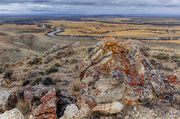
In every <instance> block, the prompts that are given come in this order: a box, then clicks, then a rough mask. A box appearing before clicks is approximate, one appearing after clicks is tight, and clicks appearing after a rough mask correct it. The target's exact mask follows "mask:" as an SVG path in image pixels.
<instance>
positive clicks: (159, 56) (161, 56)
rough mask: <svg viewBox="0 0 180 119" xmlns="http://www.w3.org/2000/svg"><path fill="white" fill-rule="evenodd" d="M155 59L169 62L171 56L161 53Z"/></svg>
mask: <svg viewBox="0 0 180 119" xmlns="http://www.w3.org/2000/svg"><path fill="white" fill-rule="evenodd" d="M154 57H155V58H157V59H159V60H169V58H170V57H169V54H165V53H159V54H157V55H155V56H154Z"/></svg>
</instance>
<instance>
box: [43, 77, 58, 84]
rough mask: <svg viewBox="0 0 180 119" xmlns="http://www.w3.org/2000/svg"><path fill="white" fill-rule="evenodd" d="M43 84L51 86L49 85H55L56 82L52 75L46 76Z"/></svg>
mask: <svg viewBox="0 0 180 119" xmlns="http://www.w3.org/2000/svg"><path fill="white" fill-rule="evenodd" d="M42 84H43V85H46V86H49V85H54V84H55V83H54V81H53V79H51V78H50V77H45V78H44V79H43V80H42Z"/></svg>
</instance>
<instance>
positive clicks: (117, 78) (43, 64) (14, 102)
mask: <svg viewBox="0 0 180 119" xmlns="http://www.w3.org/2000/svg"><path fill="white" fill-rule="evenodd" d="M151 52H152V51H151ZM150 55H151V54H150V51H149V50H148V49H147V48H146V47H145V46H144V44H143V43H142V42H139V41H133V40H121V39H112V38H107V39H104V40H102V41H101V42H98V43H97V44H94V45H85V44H83V43H82V42H74V43H70V44H66V45H57V46H54V47H52V48H51V49H50V50H48V51H46V52H45V53H43V54H42V55H37V56H32V57H28V58H26V59H23V60H21V61H18V62H17V63H13V64H9V65H8V67H7V69H6V71H5V72H4V73H3V74H1V75H0V82H1V83H0V84H1V92H0V95H1V98H0V105H1V109H0V110H1V112H5V111H6V110H10V111H9V112H8V111H6V112H5V113H4V114H1V115H0V117H3V116H5V115H6V114H8V113H12V112H16V113H19V115H15V113H12V114H13V115H14V116H16V118H17V116H19V118H21V117H23V115H24V116H25V118H27V119H28V118H29V119H34V118H35V119H45V118H47V119H56V118H60V119H84V118H92V119H96V118H100V119H105V118H110V119H114V118H126V119H131V118H134V119H136V118H137V119H144V118H156V117H162V118H171V117H173V118H178V117H179V113H180V112H179V109H180V107H179V96H180V95H179V88H180V87H179V86H180V85H179V74H178V75H177V74H174V73H168V72H164V71H163V70H162V69H157V68H155V66H156V65H153V64H151V62H150V61H149V59H150V58H151V56H150ZM163 60H164V59H163ZM174 62H175V61H174ZM4 99H5V100H4ZM13 108H17V109H18V110H15V109H13ZM11 109H13V110H11Z"/></svg>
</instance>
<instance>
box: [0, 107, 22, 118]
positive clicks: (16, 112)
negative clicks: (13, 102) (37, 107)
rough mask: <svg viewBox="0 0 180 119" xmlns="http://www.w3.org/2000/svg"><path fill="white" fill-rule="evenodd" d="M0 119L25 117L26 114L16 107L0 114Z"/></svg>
mask: <svg viewBox="0 0 180 119" xmlns="http://www.w3.org/2000/svg"><path fill="white" fill-rule="evenodd" d="M0 119H24V116H23V114H22V113H21V112H20V111H19V110H18V109H17V108H14V109H12V110H9V111H6V112H4V113H3V114H0Z"/></svg>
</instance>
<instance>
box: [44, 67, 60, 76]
mask: <svg viewBox="0 0 180 119" xmlns="http://www.w3.org/2000/svg"><path fill="white" fill-rule="evenodd" d="M58 70H59V69H58V67H57V66H55V65H54V66H52V67H50V68H49V69H47V70H46V75H48V74H51V73H55V72H58Z"/></svg>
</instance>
